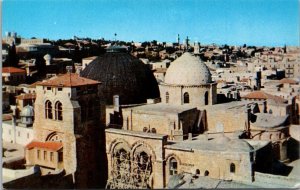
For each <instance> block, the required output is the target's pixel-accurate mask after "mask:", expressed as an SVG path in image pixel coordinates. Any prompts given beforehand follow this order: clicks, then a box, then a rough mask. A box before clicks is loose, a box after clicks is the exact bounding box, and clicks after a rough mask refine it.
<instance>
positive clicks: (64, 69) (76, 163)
mask: <svg viewBox="0 0 300 190" xmlns="http://www.w3.org/2000/svg"><path fill="white" fill-rule="evenodd" d="M2 44H3V47H4V48H3V50H4V51H7V53H6V54H3V55H2V56H5V59H3V65H4V67H3V68H2V79H3V80H2V81H3V87H2V90H3V102H2V109H3V113H4V114H3V116H2V134H3V136H2V141H3V186H4V187H5V188H108V189H135V188H140V189H146V188H151V189H157V188H159V189H162V188H298V187H299V180H300V176H299V172H298V171H299V169H300V160H299V141H300V135H299V134H300V133H299V132H300V124H299V121H300V118H299V116H300V106H299V97H300V95H299V94H300V84H299V83H300V78H299V76H300V74H299V72H300V70H299V69H298V67H299V65H300V63H299V62H300V56H299V53H300V48H299V47H283V48H279V47H274V48H273V47H268V48H267V47H254V46H252V47H250V46H249V47H248V46H246V45H244V46H242V47H236V46H228V45H223V46H217V45H215V44H213V45H201V44H200V43H198V42H197V43H196V42H195V43H194V44H193V43H191V42H190V40H189V38H188V37H187V38H186V40H185V42H184V43H183V44H181V43H180V38H179V35H178V42H176V43H172V44H169V43H160V42H157V41H152V42H143V43H135V42H130V43H127V42H120V41H105V40H104V39H102V40H98V41H94V40H91V39H88V38H78V37H74V39H70V40H65V41H63V40H58V41H49V40H45V39H22V38H21V37H19V36H17V34H16V33H14V34H11V33H7V35H6V37H5V38H3V41H2Z"/></svg>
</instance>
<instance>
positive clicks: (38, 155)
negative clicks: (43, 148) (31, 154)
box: [36, 150, 40, 159]
mask: <svg viewBox="0 0 300 190" xmlns="http://www.w3.org/2000/svg"><path fill="white" fill-rule="evenodd" d="M36 157H37V158H38V159H40V150H37V153H36Z"/></svg>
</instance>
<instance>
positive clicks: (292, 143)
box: [287, 137, 300, 161]
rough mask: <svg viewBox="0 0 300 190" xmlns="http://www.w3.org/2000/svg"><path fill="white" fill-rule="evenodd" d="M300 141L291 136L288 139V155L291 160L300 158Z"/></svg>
mask: <svg viewBox="0 0 300 190" xmlns="http://www.w3.org/2000/svg"><path fill="white" fill-rule="evenodd" d="M299 149H300V142H299V141H297V140H296V139H294V138H292V137H291V138H289V140H288V141H287V157H288V158H289V159H290V161H294V160H297V159H299V154H300V150H299Z"/></svg>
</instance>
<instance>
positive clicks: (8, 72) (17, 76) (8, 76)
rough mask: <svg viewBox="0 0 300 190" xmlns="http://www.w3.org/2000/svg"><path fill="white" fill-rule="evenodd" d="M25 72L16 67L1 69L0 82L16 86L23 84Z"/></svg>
mask: <svg viewBox="0 0 300 190" xmlns="http://www.w3.org/2000/svg"><path fill="white" fill-rule="evenodd" d="M25 78H26V71H25V70H24V69H19V68H16V67H3V68H2V81H3V84H6V85H18V84H22V83H24V82H25Z"/></svg>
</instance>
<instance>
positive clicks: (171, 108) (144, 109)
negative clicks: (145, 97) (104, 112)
mask: <svg viewBox="0 0 300 190" xmlns="http://www.w3.org/2000/svg"><path fill="white" fill-rule="evenodd" d="M125 109H132V110H133V112H135V113H173V114H174V113H176V114H179V113H182V112H185V111H188V110H192V109H197V108H196V107H194V106H191V105H171V104H165V103H157V104H147V105H142V106H137V107H132V108H125Z"/></svg>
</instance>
